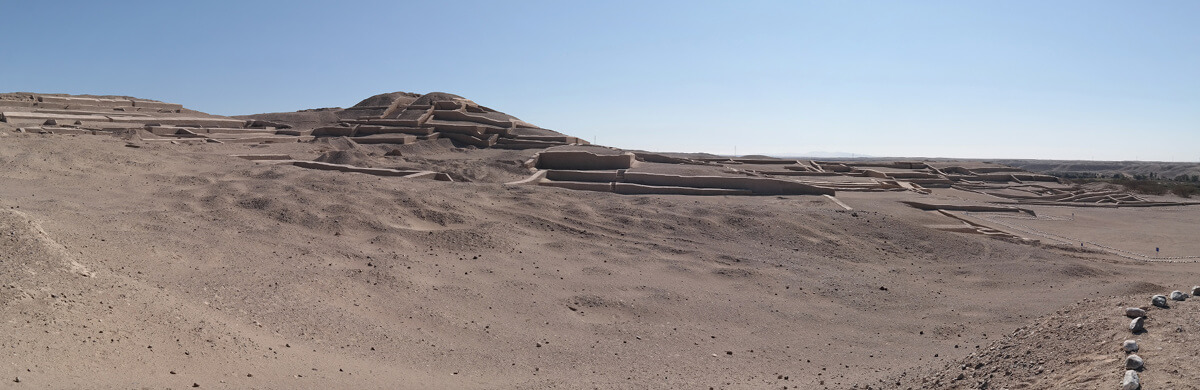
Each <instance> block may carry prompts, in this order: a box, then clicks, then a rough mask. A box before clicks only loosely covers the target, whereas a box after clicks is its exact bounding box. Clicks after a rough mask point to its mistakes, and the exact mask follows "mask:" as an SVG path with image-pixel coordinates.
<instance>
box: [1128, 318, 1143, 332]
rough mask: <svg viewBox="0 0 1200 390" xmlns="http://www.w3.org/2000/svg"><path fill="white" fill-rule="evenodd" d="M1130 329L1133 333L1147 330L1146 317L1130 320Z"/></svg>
mask: <svg viewBox="0 0 1200 390" xmlns="http://www.w3.org/2000/svg"><path fill="white" fill-rule="evenodd" d="M1129 331H1130V332H1133V333H1141V332H1145V331H1146V317H1138V318H1134V319H1133V321H1130V322H1129Z"/></svg>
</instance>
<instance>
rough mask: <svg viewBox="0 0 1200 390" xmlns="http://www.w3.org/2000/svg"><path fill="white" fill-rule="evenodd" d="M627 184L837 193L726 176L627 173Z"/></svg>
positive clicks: (775, 192) (762, 192)
mask: <svg viewBox="0 0 1200 390" xmlns="http://www.w3.org/2000/svg"><path fill="white" fill-rule="evenodd" d="M625 182H627V183H635V184H647V185H654V186H676V187H692V188H724V189H739V190H750V191H751V192H753V193H754V194H755V195H833V194H834V190H832V189H828V188H822V187H816V186H812V185H808V184H802V183H797V182H794V181H788V180H782V179H771V178H758V177H727V176H680V175H668V174H661V173H646V172H628V171H626V172H625Z"/></svg>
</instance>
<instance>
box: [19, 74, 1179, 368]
mask: <svg viewBox="0 0 1200 390" xmlns="http://www.w3.org/2000/svg"><path fill="white" fill-rule="evenodd" d="M0 110H2V111H3V112H4V121H3V122H0V167H2V168H0V304H2V306H0V314H2V316H0V318H2V319H3V323H2V325H0V326H2V329H3V331H0V356H2V358H0V363H2V364H0V377H2V379H3V382H0V388H31V389H33V388H149V389H161V388H175V389H178V388H193V387H199V388H230V389H244V388H261V389H284V388H286V389H293V388H314V389H315V388H321V389H324V388H388V389H394V388H409V389H431V388H445V389H471V388H503V389H551V388H554V389H559V388H562V389H625V388H629V389H638V388H655V389H710V388H712V389H785V388H786V389H851V388H858V389H867V388H870V389H977V388H991V389H1005V388H1007V389H1051V388H1054V389H1110V388H1119V387H1120V385H1121V382H1122V379H1123V376H1124V375H1125V373H1126V370H1125V360H1126V355H1127V354H1126V353H1125V352H1123V351H1122V350H1121V347H1122V342H1123V341H1124V340H1126V339H1133V340H1137V341H1139V342H1140V348H1141V349H1140V351H1139V352H1137V354H1138V355H1139V356H1141V357H1142V358H1143V359H1144V361H1145V367H1144V368H1142V369H1141V371H1139V374H1140V380H1141V383H1142V384H1143V387H1144V388H1147V389H1193V388H1200V370H1197V369H1196V367H1197V364H1198V363H1200V358H1198V357H1197V356H1198V355H1197V353H1196V350H1197V347H1198V346H1200V337H1198V335H1200V300H1186V301H1171V302H1170V308H1169V309H1162V308H1157V307H1152V306H1151V305H1150V296H1151V295H1153V294H1168V293H1170V292H1171V291H1172V290H1182V291H1184V292H1188V293H1190V292H1191V288H1192V286H1194V285H1200V265H1198V264H1196V261H1197V260H1200V258H1197V256H1200V240H1198V238H1200V228H1198V226H1200V205H1195V204H1193V203H1190V202H1189V201H1190V199H1183V198H1178V197H1173V196H1162V197H1155V196H1144V195H1136V194H1129V193H1126V192H1123V191H1121V190H1120V189H1119V188H1107V187H1104V186H1095V185H1089V186H1077V185H1074V184H1071V183H1066V182H1061V181H1059V180H1057V179H1055V178H1052V177H1048V176H1045V175H1039V174H1036V173H1031V172H1026V171H1022V170H1020V169H1016V168H1012V167H1011V166H1004V165H1000V164H994V163H987V162H979V161H970V162H955V161H944V160H938V161H935V160H923V159H904V160H894V161H870V162H864V161H856V160H844V161H809V160H781V159H770V158H766V157H758V158H730V157H720V156H711V155H681V154H663V153H647V152H641V151H623V150H617V149H612V148H605V147H600V146H595V145H586V142H585V141H583V140H579V139H576V138H574V137H570V136H567V135H564V134H561V133H557V132H554V131H551V130H546V129H541V128H538V127H537V126H535V125H532V124H529V123H528V122H524V121H521V120H518V119H516V118H513V117H511V116H507V115H506V114H502V113H499V112H498V111H495V110H492V109H489V108H487V107H484V106H480V105H478V104H476V103H474V102H471V101H469V100H467V99H463V98H461V97H458V96H454V95H449V94H427V95H417V94H403V93H394V94H384V95H378V96H375V97H371V98H369V99H367V100H364V101H363V102H362V103H360V104H358V105H356V106H354V107H351V108H349V109H339V108H329V109H318V110H304V111H300V112H294V113H275V114H261V115H253V116H246V117H237V118H229V117H220V116H215V115H208V114H204V113H199V112H195V111H191V110H187V109H186V108H183V107H181V106H178V105H172V104H169V103H161V102H154V101H149V100H140V99H133V98H127V97H114V96H67V95H49V94H29V93H26V94H21V93H16V94H7V95H3V99H0ZM1156 247H1157V248H1159V249H1160V251H1159V252H1156V251H1155V248H1156ZM1127 307H1140V308H1144V309H1147V310H1148V312H1149V314H1148V317H1147V318H1146V320H1145V328H1146V330H1145V331H1143V332H1139V333H1138V334H1133V333H1131V332H1130V331H1129V328H1128V326H1129V323H1130V321H1131V320H1130V318H1128V317H1126V316H1125V308H1127Z"/></svg>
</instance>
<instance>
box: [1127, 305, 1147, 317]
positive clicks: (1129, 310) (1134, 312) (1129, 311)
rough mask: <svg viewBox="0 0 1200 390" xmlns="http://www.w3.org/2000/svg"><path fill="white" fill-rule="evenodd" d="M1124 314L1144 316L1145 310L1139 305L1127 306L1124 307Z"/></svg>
mask: <svg viewBox="0 0 1200 390" xmlns="http://www.w3.org/2000/svg"><path fill="white" fill-rule="evenodd" d="M1125 316H1126V317H1129V318H1138V317H1145V316H1146V310H1145V309H1142V308H1140V307H1127V308H1125Z"/></svg>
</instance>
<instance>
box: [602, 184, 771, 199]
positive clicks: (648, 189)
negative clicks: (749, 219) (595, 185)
mask: <svg viewBox="0 0 1200 390" xmlns="http://www.w3.org/2000/svg"><path fill="white" fill-rule="evenodd" d="M613 192H616V193H618V194H623V195H651V194H657V195H707V196H720V195H753V194H754V193H753V191H750V190H735V189H727V188H693V187H677V186H651V185H644V184H635V183H621V182H618V183H613Z"/></svg>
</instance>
